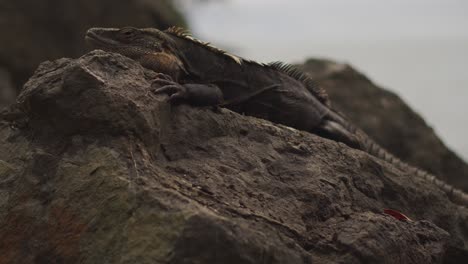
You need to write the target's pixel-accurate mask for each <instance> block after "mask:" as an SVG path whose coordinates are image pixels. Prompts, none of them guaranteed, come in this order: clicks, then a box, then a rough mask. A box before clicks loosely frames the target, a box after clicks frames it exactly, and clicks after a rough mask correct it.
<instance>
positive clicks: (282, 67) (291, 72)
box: [266, 61, 330, 105]
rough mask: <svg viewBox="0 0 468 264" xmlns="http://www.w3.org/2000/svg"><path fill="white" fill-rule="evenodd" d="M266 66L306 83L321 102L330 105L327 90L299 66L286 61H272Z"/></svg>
mask: <svg viewBox="0 0 468 264" xmlns="http://www.w3.org/2000/svg"><path fill="white" fill-rule="evenodd" d="M266 66H267V67H270V68H272V69H275V70H277V71H280V72H283V73H285V74H287V75H288V76H290V77H291V78H294V79H296V80H298V81H300V82H301V83H303V84H304V85H305V87H306V88H307V90H309V91H310V92H311V93H313V94H314V95H315V96H317V98H318V99H319V101H320V102H322V103H325V104H326V105H330V101H329V99H328V94H327V92H326V91H325V90H324V89H323V88H321V87H320V86H318V85H317V84H316V83H315V81H314V80H312V78H311V77H310V76H309V75H308V74H307V73H305V72H303V71H302V70H300V69H298V68H297V67H295V66H293V65H291V64H288V63H284V62H281V61H275V62H271V63H268V64H267V65H266Z"/></svg>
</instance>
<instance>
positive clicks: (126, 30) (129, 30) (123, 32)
mask: <svg viewBox="0 0 468 264" xmlns="http://www.w3.org/2000/svg"><path fill="white" fill-rule="evenodd" d="M119 33H120V34H121V35H122V36H125V37H131V36H133V35H135V33H136V30H135V29H134V28H122V29H121V30H120V32H119Z"/></svg>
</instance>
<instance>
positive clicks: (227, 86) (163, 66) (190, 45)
mask: <svg viewBox="0 0 468 264" xmlns="http://www.w3.org/2000/svg"><path fill="white" fill-rule="evenodd" d="M86 40H87V41H88V42H89V43H91V44H92V45H93V46H95V47H97V48H101V49H103V50H106V51H111V52H117V53H120V54H122V55H124V56H127V57H129V58H132V59H134V60H136V61H138V62H140V63H141V64H142V65H143V66H144V67H146V68H148V69H151V70H154V71H156V72H158V73H162V74H163V76H166V75H168V76H170V77H165V78H163V79H159V80H156V81H155V82H156V83H158V84H159V85H158V87H159V88H157V89H155V90H154V92H155V93H166V94H168V95H170V99H169V100H170V101H171V102H178V101H183V102H187V103H190V104H192V105H200V106H201V105H222V106H225V107H227V108H229V109H231V110H233V111H236V112H240V113H245V114H247V115H252V116H256V117H260V118H264V119H267V120H270V121H272V122H276V123H280V124H284V125H287V126H291V127H294V128H297V129H300V130H305V131H309V132H311V133H314V134H317V135H320V136H323V137H326V138H329V139H332V140H335V141H340V142H343V143H345V144H347V145H348V146H350V147H353V148H357V149H361V150H363V151H366V152H367V153H369V154H371V155H373V156H375V157H377V158H380V159H383V160H385V161H387V162H389V163H391V164H393V165H395V166H396V167H397V168H400V169H402V170H404V171H408V172H412V173H414V174H415V175H417V176H418V177H421V178H423V179H425V180H427V181H429V182H431V183H433V184H435V185H436V186H438V187H439V188H441V189H442V190H443V191H445V192H446V193H447V195H448V196H449V198H451V200H452V201H454V202H455V203H457V204H460V205H464V206H466V207H468V195H467V194H465V193H464V192H462V191H461V190H458V189H455V188H454V187H452V186H450V185H448V184H446V183H444V182H443V181H440V180H438V179H437V178H436V177H435V176H434V175H431V174H429V173H427V172H425V171H422V170H420V169H417V168H415V167H411V166H410V165H408V164H406V163H404V162H402V161H401V160H399V159H398V158H396V157H395V156H393V155H392V154H390V153H389V152H388V151H386V150H385V149H384V148H382V147H380V146H379V145H378V144H376V143H375V142H374V141H373V140H372V139H370V137H369V136H368V135H366V134H365V133H364V132H363V131H362V130H360V129H358V128H356V127H354V126H353V125H352V124H351V123H350V122H348V121H347V120H346V119H345V118H344V117H343V116H342V115H341V114H339V113H338V112H337V111H335V110H333V109H332V108H331V106H330V102H329V100H328V97H327V95H326V93H325V91H324V90H322V89H320V88H317V87H316V86H314V85H313V84H312V82H311V80H310V79H309V78H308V77H307V76H306V75H305V74H303V73H301V72H299V71H298V70H296V69H294V68H292V67H291V66H289V65H286V64H283V63H272V64H261V63H257V62H254V61H248V60H245V59H242V58H240V57H237V56H234V55H231V54H228V53H227V52H225V51H223V50H220V49H217V48H215V47H213V46H211V45H209V44H208V43H204V42H201V41H199V40H197V39H194V38H193V37H191V36H190V35H189V34H188V33H186V32H185V31H183V30H181V29H179V28H170V29H168V30H166V31H160V30H157V29H153V28H146V29H137V28H131V27H125V28H122V29H116V28H91V29H89V30H88V32H87V34H86ZM161 84H162V85H163V86H162V87H161Z"/></svg>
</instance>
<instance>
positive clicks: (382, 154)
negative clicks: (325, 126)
mask: <svg viewBox="0 0 468 264" xmlns="http://www.w3.org/2000/svg"><path fill="white" fill-rule="evenodd" d="M335 113H336V112H335ZM333 118H334V119H336V121H338V122H340V124H342V125H343V126H344V127H345V128H346V129H347V130H348V131H349V132H351V133H352V134H354V136H356V138H357V141H358V142H359V143H360V145H361V150H363V151H365V152H367V153H369V154H371V155H372V156H374V157H377V158H379V159H382V160H384V161H386V162H388V163H390V164H392V165H394V166H395V167H397V168H398V169H400V170H403V171H406V172H410V173H414V174H415V175H416V176H417V177H421V178H423V179H424V180H426V181H428V182H430V183H433V184H435V185H436V186H437V187H439V188H440V189H442V190H443V191H444V192H445V193H446V194H447V196H448V197H449V199H450V200H452V201H453V202H454V203H456V204H459V205H463V206H465V207H468V194H466V193H465V192H463V191H462V190H459V189H457V188H455V187H453V186H451V185H450V184H448V183H445V182H444V181H441V180H439V179H437V177H436V176H434V175H432V174H430V173H428V172H426V171H424V170H421V169H418V168H416V167H413V166H411V165H409V164H407V163H405V162H403V161H401V160H400V159H398V158H397V157H395V156H394V155H393V154H391V153H389V152H388V151H387V150H385V149H384V148H383V147H381V146H380V145H379V144H377V143H376V142H375V141H373V140H372V139H371V138H370V137H369V136H368V135H367V134H366V133H365V132H364V131H362V130H360V129H358V128H357V127H355V126H353V125H351V124H350V123H349V122H347V121H345V119H344V118H342V117H341V116H340V115H339V114H338V113H336V116H335V115H333Z"/></svg>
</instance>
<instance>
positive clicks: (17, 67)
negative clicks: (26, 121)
mask: <svg viewBox="0 0 468 264" xmlns="http://www.w3.org/2000/svg"><path fill="white" fill-rule="evenodd" d="M0 18H1V19H0V32H2V37H1V40H2V41H0V68H1V67H4V68H5V69H7V70H8V71H9V74H11V76H12V77H13V81H14V85H15V87H16V89H17V90H18V91H19V90H20V89H21V87H22V85H23V84H24V82H25V81H26V80H27V79H28V78H29V77H30V76H31V75H32V73H33V71H34V70H35V69H36V68H37V66H38V65H39V63H40V62H42V61H44V60H50V59H58V58H61V57H65V56H66V57H78V56H80V55H81V54H83V52H84V50H85V44H84V39H83V36H84V33H85V32H86V30H87V29H88V28H90V27H93V26H102V27H122V26H130V25H131V26H136V27H157V28H163V29H164V28H166V27H169V26H173V25H179V26H183V25H184V24H185V23H184V20H183V18H182V16H181V14H180V13H179V12H178V11H177V10H176V9H175V8H174V5H173V4H172V1H170V0H100V1H95V0H41V1H37V0H15V1H11V0H0Z"/></svg>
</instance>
